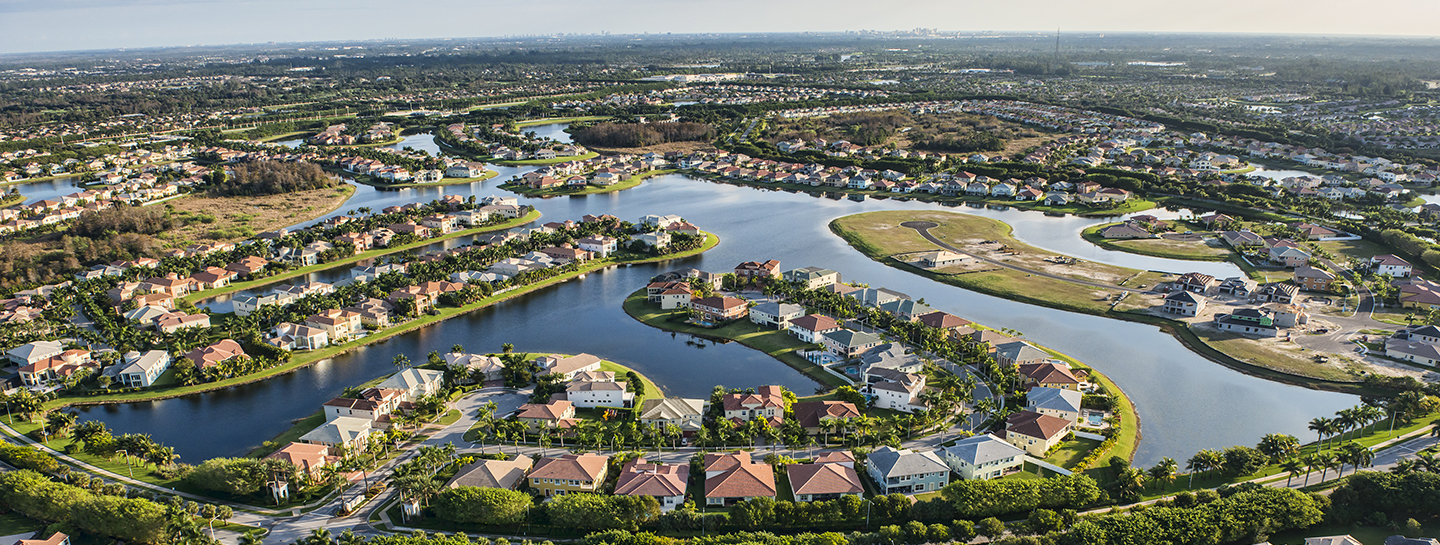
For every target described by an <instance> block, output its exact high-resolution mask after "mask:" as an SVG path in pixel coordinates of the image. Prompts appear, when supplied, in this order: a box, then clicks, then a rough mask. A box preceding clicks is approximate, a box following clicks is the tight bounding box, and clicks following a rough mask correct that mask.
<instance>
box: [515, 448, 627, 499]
mask: <svg viewBox="0 0 1440 545" xmlns="http://www.w3.org/2000/svg"><path fill="white" fill-rule="evenodd" d="M609 469H610V457H609V456H604V455H600V454H590V453H586V454H566V455H563V456H559V457H550V458H541V459H540V461H538V462H535V469H533V470H531V471H530V489H531V490H532V491H535V492H539V493H540V494H541V495H543V496H546V497H549V496H561V495H565V494H571V493H575V492H589V493H595V492H599V491H600V486H601V485H603V484H605V475H606V473H608V472H609Z"/></svg>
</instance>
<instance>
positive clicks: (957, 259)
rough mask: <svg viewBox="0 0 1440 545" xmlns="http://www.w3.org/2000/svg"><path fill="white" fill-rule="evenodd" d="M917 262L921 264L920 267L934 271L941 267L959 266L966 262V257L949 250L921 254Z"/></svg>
mask: <svg viewBox="0 0 1440 545" xmlns="http://www.w3.org/2000/svg"><path fill="white" fill-rule="evenodd" d="M916 260H917V261H919V262H920V266H922V267H925V268H927V269H934V268H939V267H949V266H951V265H958V264H960V263H962V262H964V261H965V256H962V255H960V254H957V253H955V252H951V251H949V250H936V251H933V252H924V253H921V254H920V255H918V256H916Z"/></svg>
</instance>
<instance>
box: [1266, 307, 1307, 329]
mask: <svg viewBox="0 0 1440 545" xmlns="http://www.w3.org/2000/svg"><path fill="white" fill-rule="evenodd" d="M1261 309H1263V310H1264V311H1265V312H1268V313H1270V319H1271V320H1272V321H1273V322H1274V323H1275V326H1276V327H1297V326H1302V325H1305V324H1306V323H1309V322H1310V313H1309V312H1306V311H1305V307H1302V306H1299V305H1292V304H1288V303H1270V304H1267V305H1265V306H1263V307H1261Z"/></svg>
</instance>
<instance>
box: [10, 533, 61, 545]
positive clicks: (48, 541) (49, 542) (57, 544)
mask: <svg viewBox="0 0 1440 545" xmlns="http://www.w3.org/2000/svg"><path fill="white" fill-rule="evenodd" d="M36 535H39V534H36ZM14 545H70V536H69V535H67V534H66V533H65V532H55V533H53V534H50V537H47V538H45V539H21V540H17V541H15V542H14Z"/></svg>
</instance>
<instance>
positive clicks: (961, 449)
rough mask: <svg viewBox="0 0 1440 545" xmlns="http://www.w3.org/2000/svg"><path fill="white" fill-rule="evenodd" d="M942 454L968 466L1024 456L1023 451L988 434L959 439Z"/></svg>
mask: <svg viewBox="0 0 1440 545" xmlns="http://www.w3.org/2000/svg"><path fill="white" fill-rule="evenodd" d="M943 452H945V454H947V455H950V456H954V457H955V458H957V459H959V460H962V461H964V462H965V463H967V464H970V465H980V464H983V463H986V462H993V461H995V460H1003V459H1005V458H1011V457H1015V456H1020V455H1023V454H1025V451H1023V450H1020V449H1018V448H1015V446H1014V445H1011V444H1010V443H1006V442H1004V441H1001V440H1000V439H996V438H995V436H993V435H990V434H988V433H987V434H982V435H976V436H974V437H966V438H964V439H961V440H959V441H957V442H956V443H955V446H952V447H947V448H945V449H943Z"/></svg>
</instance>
